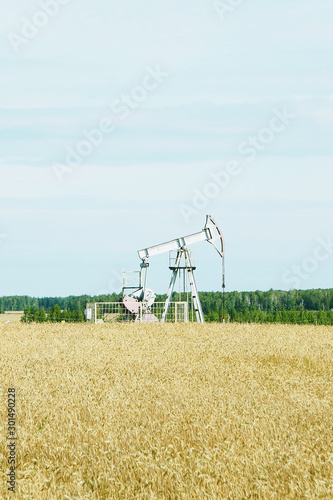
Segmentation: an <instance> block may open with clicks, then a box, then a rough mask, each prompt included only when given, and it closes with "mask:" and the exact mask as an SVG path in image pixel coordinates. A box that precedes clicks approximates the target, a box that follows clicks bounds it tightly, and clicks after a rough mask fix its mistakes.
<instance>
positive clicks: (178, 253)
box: [123, 215, 225, 323]
mask: <svg viewBox="0 0 333 500" xmlns="http://www.w3.org/2000/svg"><path fill="white" fill-rule="evenodd" d="M201 241H207V242H208V243H210V244H211V245H212V246H213V247H214V248H215V250H216V251H217V253H218V254H219V256H220V257H221V260H222V291H223V317H224V290H225V263H224V257H225V247H224V239H223V235H222V231H221V229H220V228H219V226H218V225H217V223H216V222H215V220H214V219H213V218H212V217H211V216H210V215H207V216H206V224H205V227H204V228H203V229H202V231H200V232H198V233H194V234H190V235H188V236H181V237H180V238H175V239H174V240H171V241H167V242H165V243H161V244H159V245H155V246H151V247H148V248H144V249H142V250H139V251H138V255H139V257H140V259H141V264H140V285H139V287H137V289H136V290H135V291H133V292H131V293H129V294H127V293H126V290H127V288H128V287H126V286H124V288H123V304H124V306H125V308H126V309H127V310H128V311H129V312H130V313H132V314H133V315H137V314H138V311H139V308H140V306H141V308H142V311H143V321H147V322H153V321H158V319H157V317H156V316H155V315H154V314H153V313H152V312H151V306H152V305H153V303H154V300H155V298H156V295H155V293H154V292H153V291H152V290H151V289H149V288H147V275H148V268H149V262H148V259H149V258H150V257H154V256H156V255H160V254H162V253H166V252H169V269H170V270H171V280H170V284H169V288H168V292H167V298H166V301H165V304H164V308H163V313H162V317H161V322H162V323H164V322H165V321H166V317H167V314H168V309H169V305H170V302H171V297H172V294H173V292H174V288H175V284H176V282H177V278H179V280H180V282H181V281H182V282H183V284H184V289H186V288H187V287H188V285H189V291H190V295H191V304H192V307H193V310H194V313H195V318H196V321H197V322H198V323H204V315H203V311H202V307H201V303H200V299H199V294H198V290H197V286H196V283H195V279H194V270H195V269H196V267H195V266H194V262H193V260H194V259H193V253H192V250H190V249H189V248H188V247H189V246H191V245H193V244H194V243H199V242H201ZM125 274H126V273H125ZM130 288H133V287H130ZM184 291H185V290H184Z"/></svg>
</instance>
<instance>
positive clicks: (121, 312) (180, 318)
mask: <svg viewBox="0 0 333 500" xmlns="http://www.w3.org/2000/svg"><path fill="white" fill-rule="evenodd" d="M164 306H165V303H164V302H154V304H153V305H152V306H151V307H150V308H149V310H146V311H145V310H144V309H143V307H142V304H139V311H138V313H137V314H132V313H131V312H130V311H128V309H126V307H125V306H124V304H123V303H122V302H93V303H89V304H87V306H86V320H87V322H89V323H96V324H97V323H119V322H136V323H157V322H160V321H161V318H162V314H163V311H164ZM165 321H166V322H169V323H187V322H188V321H189V314H188V303H187V302H170V304H169V308H168V313H167V316H166V318H165Z"/></svg>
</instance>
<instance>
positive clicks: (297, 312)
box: [0, 289, 333, 325]
mask: <svg viewBox="0 0 333 500" xmlns="http://www.w3.org/2000/svg"><path fill="white" fill-rule="evenodd" d="M199 295H200V300H201V304H202V309H203V312H204V315H205V319H206V321H223V316H225V317H226V319H227V320H230V321H237V322H257V323H258V322H259V323H292V324H295V323H297V324H328V325H333V289H326V290H322V289H316V290H290V291H282V290H269V291H267V292H262V291H255V292H226V293H225V294H224V297H223V294H222V292H200V293H199ZM165 299H166V295H157V297H156V301H157V302H162V301H165ZM172 299H173V300H179V299H181V300H185V296H184V295H183V296H182V297H179V295H178V293H174V295H173V298H172ZM120 300H121V294H116V293H113V294H109V295H95V296H91V295H81V296H69V297H44V298H36V297H29V296H13V297H0V312H4V311H17V310H21V311H24V315H23V317H22V321H27V322H30V321H38V322H43V321H70V322H72V321H75V322H81V321H84V320H85V317H84V310H85V307H86V303H87V302H119V301H120Z"/></svg>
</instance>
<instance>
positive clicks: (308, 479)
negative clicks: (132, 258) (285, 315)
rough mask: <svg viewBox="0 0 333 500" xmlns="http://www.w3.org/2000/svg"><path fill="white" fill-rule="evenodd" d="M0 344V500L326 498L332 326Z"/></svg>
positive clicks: (30, 331) (146, 329)
mask: <svg viewBox="0 0 333 500" xmlns="http://www.w3.org/2000/svg"><path fill="white" fill-rule="evenodd" d="M0 345H1V354H0V355H1V363H0V369H1V373H0V376H1V387H2V394H1V405H0V419H1V422H2V426H1V429H2V437H1V440H0V442H1V456H0V460H1V484H0V497H1V499H6V498H14V497H15V498H17V499H34V500H35V499H61V500H64V499H73V500H74V499H87V500H88V499H93V500H94V499H125V500H127V499H133V500H134V499H140V500H146V499H147V500H151V499H162V500H163V499H170V500H171V499H172V500H173V499H175V500H176V499H193V500H194V499H215V498H216V499H265V500H266V499H308V498H309V499H329V498H333V439H332V437H333V430H332V429H333V383H332V382H333V380H332V378H333V377H332V374H333V365H332V361H333V328H332V327H314V326H302V327H301V326H284V325H237V324H227V325H220V324H205V325H195V324H188V325H179V324H178V325H170V324H169V325H161V324H159V325H97V326H95V325H87V324H83V325H73V324H43V325H35V324H31V325H25V324H15V325H14V324H7V325H5V324H1V325H0ZM10 387H15V388H16V393H17V399H16V411H17V419H18V421H17V436H18V440H17V451H18V455H17V458H18V462H17V481H16V492H15V493H8V491H7V485H6V480H7V479H6V472H7V470H8V465H7V458H8V453H7V449H6V439H5V433H6V429H5V426H6V417H7V389H8V388H10Z"/></svg>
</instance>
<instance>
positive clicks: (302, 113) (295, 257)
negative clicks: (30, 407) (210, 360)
mask: <svg viewBox="0 0 333 500" xmlns="http://www.w3.org/2000/svg"><path fill="white" fill-rule="evenodd" d="M231 3H232V2H231ZM214 4H215V5H214ZM217 4H218V3H217ZM217 4H216V2H214V1H211V0H191V1H188V0H183V1H182V2H176V1H175V0H168V1H160V2H153V1H150V0H145V1H144V2H140V3H139V2H134V0H132V1H127V0H122V1H121V2H120V1H113V0H111V1H110V0H109V1H106V0H95V2H91V1H88V0H80V1H79V0H68V1H67V3H66V0H62V5H60V1H59V2H58V0H49V1H48V2H47V0H40V1H32V0H15V1H14V0H13V1H12V2H11V3H10V4H9V5H6V15H3V16H2V18H1V22H0V57H1V93H0V132H1V133H0V174H1V179H2V182H1V184H0V194H1V205H0V257H1V281H0V295H11V294H29V295H37V296H44V295H67V294H81V293H99V292H101V291H103V292H106V291H110V292H112V291H114V289H115V291H119V288H120V286H119V280H118V279H117V278H115V276H119V275H120V274H121V272H122V271H123V270H126V269H135V268H138V267H139V259H138V257H137V254H136V251H137V250H138V249H140V248H142V247H145V246H147V245H151V244H157V243H160V242H163V241H164V240H168V239H170V238H172V237H178V236H181V235H184V234H188V233H191V232H194V231H197V230H200V229H202V227H203V225H204V221H205V215H206V213H211V215H212V216H213V217H214V218H215V219H216V220H217V221H218V223H219V224H220V226H221V228H222V230H223V231H224V234H225V241H226V248H227V256H226V265H227V289H228V290H234V289H237V290H256V289H263V290H265V289H269V288H271V287H272V288H282V289H288V288H290V286H291V280H290V279H289V282H287V281H286V278H285V276H286V273H287V272H291V271H290V270H291V269H292V268H293V266H295V265H300V266H301V267H302V266H303V262H304V259H308V258H313V255H314V251H315V248H316V246H317V245H318V238H322V239H323V238H324V239H327V238H329V237H332V238H333V227H332V217H333V197H332V181H333V171H332V145H331V144H332V139H331V138H332V126H333V90H332V88H333V86H332V83H333V67H332V47H333V34H332V29H331V19H332V14H333V4H332V3H331V2H329V1H328V0H317V1H316V2H314V1H313V0H312V1H309V0H302V1H300V0H299V1H292V0H289V1H287V0H284V1H283V0H279V1H277V0H272V1H270V2H264V1H263V0H244V1H243V2H242V3H241V4H240V5H239V6H238V7H235V8H230V10H229V11H228V12H227V13H226V15H225V16H223V15H222V14H223V5H227V6H228V5H229V3H228V0H227V1H226V2H222V1H221V2H220V4H219V5H220V8H219V13H220V15H218V12H217V7H216V5H217ZM42 6H44V8H42ZM45 12H49V13H50V12H51V13H53V14H52V15H53V17H51V14H47V13H45ZM27 20H28V21H27ZM29 21H30V22H34V23H35V24H36V23H37V24H38V23H40V24H41V25H43V24H44V26H40V27H37V28H34V27H33V26H32V28H31V25H30V28H28V27H27V26H28V23H29ZM28 29H30V32H28V31H27V30H28ZM31 29H34V30H35V31H34V32H32V31H31ZM29 33H30V39H28V38H27V35H29ZM31 33H32V34H31ZM20 37H21V38H20ZM157 68H159V69H157ZM156 72H157V74H161V75H162V76H160V77H159V76H157V77H156V78H155V80H153V79H152V77H151V74H152V73H153V74H156ZM148 75H150V77H149V78H150V79H149V84H150V87H149V89H148V90H147V88H146V87H145V90H144V93H142V86H143V85H146V84H144V82H147V81H148V80H147V78H148ZM153 83H154V85H153ZM138 86H139V87H140V88H139V90H138ZM152 87H154V88H152ZM140 89H141V90H140ZM133 92H134V94H133ZM140 92H141V93H140ZM128 94H129V95H135V96H137V98H136V97H135V99H137V100H135V99H134V101H133V99H132V98H131V99H132V100H131V101H130V105H125V107H124V106H122V108H121V109H122V113H120V108H119V101H121V100H122V99H124V96H125V95H128ZM141 97H142V98H141ZM117 102H118V107H115V106H117ZM133 102H134V104H133ZM124 111H126V117H124V115H125V112H124ZM276 113H278V114H280V115H281V114H282V115H284V116H285V115H286V116H287V118H284V121H285V123H284V122H283V120H282V121H281V120H280V121H279V132H277V131H273V133H272V131H271V132H269V130H268V129H269V128H272V123H273V122H272V120H273V119H275V117H276V116H277V115H276ZM288 116H289V117H290V118H288ZM105 120H109V122H112V123H113V126H114V130H113V131H112V132H111V133H105V134H104V135H103V143H102V144H100V145H97V146H94V147H92V148H91V152H90V153H89V154H87V155H86V156H81V157H80V161H79V162H78V164H77V166H76V167H75V168H74V169H73V168H72V166H71V165H70V166H68V165H67V163H68V161H67V163H66V155H67V154H68V151H73V149H74V150H76V149H77V148H78V147H79V146H78V145H79V144H80V142H82V141H83V140H86V137H85V134H86V135H87V133H88V135H89V132H91V131H92V130H96V128H98V127H100V124H101V122H105ZM274 123H275V124H277V122H274ZM273 128H274V127H273ZM274 130H275V128H274ZM269 133H270V134H271V135H269ZM267 134H268V135H267ZM249 137H252V138H257V140H258V137H260V138H262V139H260V140H259V146H260V147H258V148H257V151H255V155H252V156H253V157H252V156H251V155H250V154H249V153H247V154H245V153H244V151H249V144H248V141H249ZM267 138H268V139H267ZM265 139H267V142H266V143H265V144H263V143H262V142H261V140H265ZM256 144H258V142H257V143H256ZM252 152H253V149H252ZM230 161H233V162H237V165H238V171H239V173H238V174H237V175H234V176H232V177H231V178H230V182H229V183H227V184H226V185H225V186H223V187H221V186H217V185H215V193H214V196H212V199H210V200H208V201H207V202H206V203H203V205H204V206H202V207H201V208H198V206H197V205H196V197H198V193H201V195H202V194H203V193H204V192H205V190H206V193H207V192H208V191H209V189H210V188H212V186H211V182H212V176H213V175H214V173H215V175H217V174H218V173H219V172H221V171H222V170H225V169H227V166H228V162H230ZM60 164H61V165H62V166H63V167H64V166H65V167H67V170H68V171H67V172H66V173H63V174H62V175H61V176H60V177H61V179H62V182H60V181H59V175H57V172H58V174H59V170H57V166H58V168H59V165H60ZM63 167H62V168H63ZM209 185H210V188H209ZM207 186H208V187H207ZM213 188H214V186H213ZM207 190H208V191H207ZM184 206H186V207H187V209H188V210H192V212H193V213H192V215H190V216H189V217H185V216H184ZM195 250H196V252H197V260H198V270H197V284H198V288H199V289H201V290H219V289H220V276H219V272H220V263H219V261H218V256H217V254H216V255H215V254H214V253H213V249H212V248H211V247H210V246H208V245H198V246H197V247H195ZM303 271H304V270H303ZM332 271H333V255H328V256H327V259H325V260H323V261H322V262H320V263H318V266H314V270H313V271H311V272H306V273H304V272H303V274H306V276H307V277H306V278H302V279H301V280H300V283H299V287H300V288H312V287H323V288H324V287H332V286H333V284H332V275H333V273H332ZM289 278H290V274H289ZM168 281H169V270H168V256H167V255H166V256H162V257H159V258H157V259H156V260H155V261H154V262H153V261H152V262H151V270H150V285H151V287H152V288H154V289H155V290H156V291H157V292H164V291H165V290H166V289H167V286H168Z"/></svg>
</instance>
